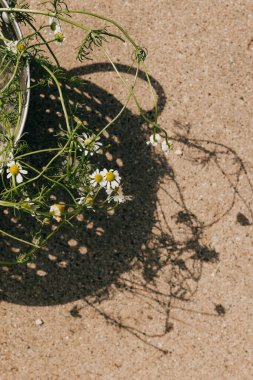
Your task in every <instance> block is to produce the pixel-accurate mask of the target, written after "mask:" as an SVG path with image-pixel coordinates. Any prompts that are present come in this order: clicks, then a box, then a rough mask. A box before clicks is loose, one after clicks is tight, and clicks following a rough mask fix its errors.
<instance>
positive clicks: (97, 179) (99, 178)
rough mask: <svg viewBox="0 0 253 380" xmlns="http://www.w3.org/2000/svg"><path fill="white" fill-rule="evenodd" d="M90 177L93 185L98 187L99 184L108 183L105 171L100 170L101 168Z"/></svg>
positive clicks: (103, 185)
mask: <svg viewBox="0 0 253 380" xmlns="http://www.w3.org/2000/svg"><path fill="white" fill-rule="evenodd" d="M90 179H91V181H90V183H91V185H92V187H97V186H101V187H105V185H106V181H105V178H104V175H103V171H102V172H100V171H99V169H96V170H95V171H94V173H92V174H91V176H90Z"/></svg>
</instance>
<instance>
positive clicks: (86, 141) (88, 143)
mask: <svg viewBox="0 0 253 380" xmlns="http://www.w3.org/2000/svg"><path fill="white" fill-rule="evenodd" d="M99 140H100V137H99V136H97V137H96V135H94V134H93V135H91V136H90V135H88V134H87V133H82V136H80V137H78V142H79V144H80V145H81V147H82V148H83V150H84V154H85V156H87V155H88V154H90V155H91V156H93V154H94V153H95V152H97V151H98V150H99V149H100V147H101V145H102V143H101V142H99Z"/></svg>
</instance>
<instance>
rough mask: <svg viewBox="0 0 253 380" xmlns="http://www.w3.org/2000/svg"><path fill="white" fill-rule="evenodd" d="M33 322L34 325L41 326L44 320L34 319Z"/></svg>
mask: <svg viewBox="0 0 253 380" xmlns="http://www.w3.org/2000/svg"><path fill="white" fill-rule="evenodd" d="M35 324H36V326H42V325H44V322H43V321H42V319H36V321H35Z"/></svg>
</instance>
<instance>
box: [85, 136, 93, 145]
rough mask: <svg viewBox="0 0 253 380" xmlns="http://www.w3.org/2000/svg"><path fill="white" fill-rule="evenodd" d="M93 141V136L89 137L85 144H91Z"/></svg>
mask: <svg viewBox="0 0 253 380" xmlns="http://www.w3.org/2000/svg"><path fill="white" fill-rule="evenodd" d="M91 142H92V138H91V137H89V138H88V139H86V140H84V145H85V146H87V145H90V144H91Z"/></svg>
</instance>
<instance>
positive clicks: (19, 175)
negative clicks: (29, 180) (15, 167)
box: [16, 173, 23, 183]
mask: <svg viewBox="0 0 253 380" xmlns="http://www.w3.org/2000/svg"><path fill="white" fill-rule="evenodd" d="M16 180H17V183H21V182H23V177H22V175H21V174H20V173H18V175H17V177H16Z"/></svg>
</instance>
